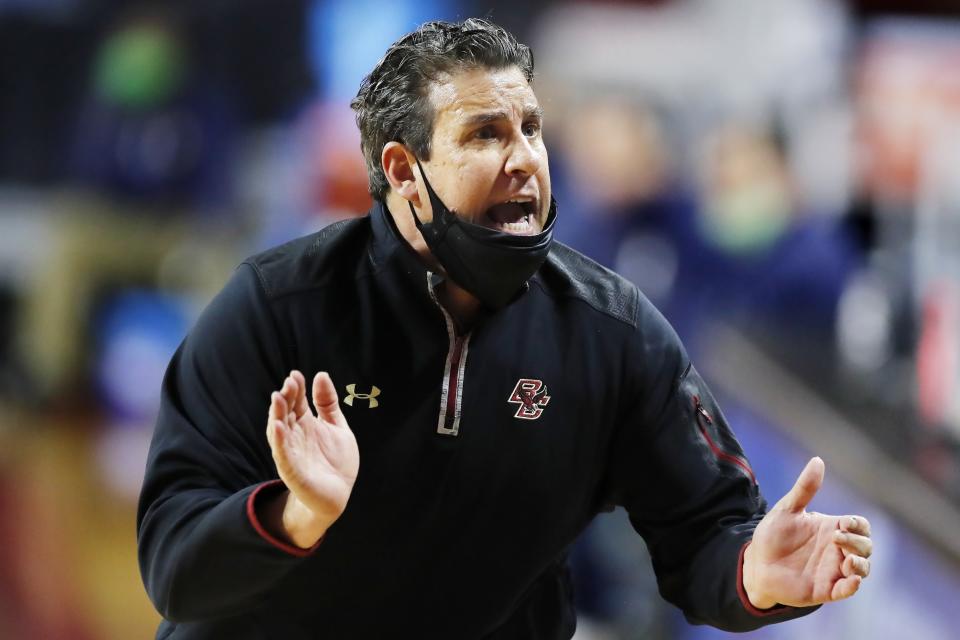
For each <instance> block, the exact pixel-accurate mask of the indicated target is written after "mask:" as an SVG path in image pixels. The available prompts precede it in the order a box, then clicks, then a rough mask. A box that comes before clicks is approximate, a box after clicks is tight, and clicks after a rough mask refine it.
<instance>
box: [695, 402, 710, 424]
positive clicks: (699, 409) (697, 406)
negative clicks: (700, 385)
mask: <svg viewBox="0 0 960 640" xmlns="http://www.w3.org/2000/svg"><path fill="white" fill-rule="evenodd" d="M693 404H694V408H695V409H696V411H697V413H699V414H700V415H701V416H703V419H704V420H706V421H707V424H713V418H711V417H710V414H709V413H707V410H706V409H704V408H703V404H701V402H700V396H693Z"/></svg>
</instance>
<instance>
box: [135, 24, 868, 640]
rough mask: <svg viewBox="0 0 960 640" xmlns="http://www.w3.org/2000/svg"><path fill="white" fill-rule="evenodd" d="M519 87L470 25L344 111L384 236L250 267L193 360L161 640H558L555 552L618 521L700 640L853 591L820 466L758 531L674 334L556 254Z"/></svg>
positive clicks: (621, 286)
mask: <svg viewBox="0 0 960 640" xmlns="http://www.w3.org/2000/svg"><path fill="white" fill-rule="evenodd" d="M532 76H533V61H532V55H531V53H530V51H529V50H528V49H527V48H526V47H525V46H523V45H520V44H518V43H517V42H516V41H515V40H514V39H513V37H512V36H510V35H509V34H508V33H506V32H505V31H503V30H502V29H500V28H498V27H496V26H495V25H492V24H490V23H489V22H486V21H483V20H475V19H474V20H468V21H465V22H463V23H456V24H451V23H444V22H434V23H428V24H426V25H424V26H422V27H421V28H420V29H418V30H417V31H415V32H413V33H410V34H408V35H406V36H404V37H403V38H401V39H400V40H399V41H398V42H397V43H395V44H394V45H393V46H392V47H391V48H390V49H389V50H388V52H387V54H386V55H385V56H384V58H383V59H382V60H381V62H380V63H378V65H377V66H376V68H375V69H374V70H373V72H372V73H371V74H370V75H369V76H368V77H367V78H366V79H365V80H364V82H363V84H362V86H361V90H360V93H359V94H358V96H357V99H356V100H355V102H354V107H355V109H356V110H357V112H358V124H359V125H360V129H361V135H362V140H363V148H364V152H365V156H366V161H367V167H368V172H369V178H370V190H371V194H372V195H373V196H374V199H375V204H374V207H373V210H372V211H371V213H370V215H369V216H368V217H366V218H363V219H361V220H354V221H349V222H343V223H338V224H337V225H335V226H332V227H328V228H327V229H324V230H323V231H321V232H319V233H317V234H314V235H312V236H307V237H305V238H302V239H299V240H296V241H293V242H291V243H288V244H286V245H283V246H282V247H279V248H276V249H271V250H269V251H267V252H265V253H262V254H260V255H258V256H256V257H253V258H251V259H249V260H248V261H246V262H245V263H244V264H243V265H242V266H241V267H240V268H239V269H238V270H237V271H236V272H235V274H234V276H233V278H232V279H231V281H230V282H229V283H228V285H227V286H226V288H225V289H224V290H223V291H222V292H221V294H220V295H219V296H218V297H217V298H216V299H215V300H214V302H213V303H212V304H211V306H210V307H208V309H207V310H206V311H205V313H204V314H203V315H202V316H201V318H200V320H199V322H198V324H197V326H196V327H195V329H194V330H193V331H192V332H191V335H190V336H189V337H188V338H187V339H186V341H185V342H184V343H183V344H182V345H181V347H180V349H179V350H178V352H177V354H176V355H175V356H174V358H173V360H172V361H171V364H170V367H169V369H168V373H167V376H166V379H165V381H164V395H163V403H162V408H161V412H160V417H159V419H158V424H157V430H156V433H155V436H154V441H153V444H152V447H151V454H150V458H149V461H148V467H147V472H146V478H145V482H144V487H143V492H142V494H141V502H140V510H139V513H138V537H139V546H140V559H141V568H142V571H143V577H144V581H145V584H146V586H147V590H148V593H149V594H150V596H151V597H152V599H153V600H154V602H155V604H156V605H157V607H158V609H159V610H160V611H161V613H162V614H163V615H164V616H165V617H166V618H167V621H166V622H164V623H163V625H162V626H161V629H160V631H159V633H160V635H162V636H163V637H194V638H200V637H224V636H228V635H229V636H235V635H245V636H247V637H269V636H273V635H277V634H279V635H282V636H284V637H291V638H292V637H316V636H318V635H330V636H335V637H382V636H383V635H386V634H399V635H418V636H423V635H425V634H426V635H428V636H434V637H472V636H477V637H479V636H483V637H525V638H569V637H570V636H571V635H572V634H573V630H574V626H575V620H574V613H573V611H572V606H571V603H570V591H569V579H568V577H567V570H566V566H565V549H566V548H567V547H568V545H569V544H570V543H571V542H572V541H573V539H574V538H575V537H576V536H577V534H578V533H579V532H580V531H581V530H582V528H583V527H584V526H585V525H586V523H587V522H589V521H590V519H591V518H592V517H593V516H594V515H596V513H597V512H598V511H599V510H601V509H604V508H607V507H610V506H613V505H615V504H620V505H623V506H625V507H626V509H627V511H628V512H629V513H630V515H631V522H632V524H633V525H634V527H635V528H636V529H637V531H638V532H640V533H641V534H642V535H643V536H644V538H645V539H646V541H647V543H648V545H649V547H650V549H651V555H652V558H653V564H654V567H655V569H656V571H657V574H658V580H659V583H660V587H661V591H662V593H663V594H664V596H665V597H666V598H668V599H669V600H671V601H672V602H673V603H674V604H676V605H677V606H679V607H680V608H681V609H683V611H684V612H685V614H686V615H687V616H688V617H689V619H690V620H691V621H693V622H697V623H709V624H713V625H716V626H719V627H722V628H728V629H736V630H747V629H752V628H756V627H759V626H762V625H764V624H769V623H772V622H778V621H784V620H789V619H792V618H795V617H798V616H801V615H804V614H806V613H809V612H810V611H812V610H813V608H815V607H816V606H817V605H819V604H821V603H824V602H829V601H834V600H840V599H843V598H846V597H849V596H851V595H853V593H855V592H856V590H857V589H858V588H859V585H860V582H861V580H862V578H863V577H865V576H866V575H867V573H868V572H869V560H868V557H869V555H870V553H871V542H870V539H869V524H868V523H867V522H866V520H865V519H864V518H862V517H859V516H842V517H838V516H826V515H823V514H818V513H814V512H807V511H806V509H805V508H806V506H807V504H808V503H809V502H810V500H811V499H812V498H813V496H814V494H815V493H816V492H817V490H818V489H819V487H820V485H821V483H822V480H823V473H824V468H823V463H822V461H820V460H819V459H813V460H811V461H810V462H809V464H808V465H807V466H806V467H805V469H804V470H803V472H802V473H801V475H800V477H799V478H798V479H797V482H796V484H795V486H794V487H793V489H792V490H790V491H789V492H788V493H787V495H786V496H784V498H783V499H782V500H781V501H780V502H778V503H777V504H776V505H775V506H774V507H773V509H771V510H770V511H769V512H767V511H766V505H765V502H764V500H763V498H762V497H761V495H760V493H759V488H758V486H757V484H756V481H755V478H754V477H753V474H752V471H751V470H750V467H749V465H748V464H747V462H746V461H745V459H744V457H743V453H742V451H741V449H740V447H739V444H738V443H737V441H736V439H735V438H734V436H733V434H732V432H731V431H730V428H729V426H728V425H727V424H726V421H725V420H724V418H723V416H722V414H721V413H720V411H719V409H718V408H717V406H716V403H715V401H714V400H713V398H712V396H711V394H710V392H709V390H708V389H707V387H706V385H705V383H704V382H703V381H702V379H701V378H700V376H699V374H698V373H697V372H696V370H695V369H694V368H693V367H692V365H691V363H690V362H689V359H688V358H687V356H686V354H685V351H684V349H683V347H682V345H681V344H680V342H679V340H678V339H677V337H676V335H675V334H674V333H673V331H672V330H671V329H670V327H669V325H667V323H666V322H665V321H664V319H663V318H662V316H660V315H659V313H658V312H657V311H656V310H655V309H654V308H653V306H652V305H651V304H650V303H649V302H648V301H647V300H646V299H645V298H644V297H643V296H642V295H641V294H640V293H639V292H638V291H637V289H636V288H635V287H634V286H632V285H630V284H629V283H628V282H626V281H625V280H623V279H621V278H619V277H617V276H615V275H614V274H612V273H611V272H609V271H607V270H605V269H603V268H602V267H600V266H599V265H596V264H595V263H592V262H590V261H588V260H586V259H585V258H583V257H582V256H580V255H579V254H577V253H575V252H573V251H572V250H570V249H568V248H566V247H564V246H563V245H560V244H559V243H551V240H552V229H553V225H554V222H555V221H556V219H557V209H556V205H555V202H553V200H552V198H551V195H550V194H551V190H550V174H549V168H548V165H547V155H546V149H545V147H544V143H543V139H542V137H541V125H542V113H541V110H540V108H539V106H538V104H537V100H536V97H535V95H534V94H533V91H532V89H531V86H530V81H531V80H532ZM428 174H429V176H430V177H429V180H428V177H427V176H428ZM611 363H613V364H611ZM301 370H304V371H308V372H312V371H318V370H319V371H321V372H320V373H317V374H316V376H314V377H313V382H312V390H311V392H310V394H311V395H312V398H313V406H311V405H310V403H309V401H308V400H307V394H308V391H307V380H306V378H305V377H304V375H303V374H302V373H301V372H300V371H301ZM327 372H329V373H327ZM531 375H535V376H537V378H536V379H534V378H530V377H529V376H531ZM334 378H335V379H336V380H337V385H338V386H339V387H340V388H341V389H342V390H343V392H344V393H343V394H342V395H341V394H338V391H337V388H336V387H334V382H333V379H334ZM281 381H282V382H281ZM278 384H279V385H280V387H279V390H278ZM511 389H512V392H511ZM341 403H342V405H341ZM268 407H269V409H268V419H267V422H266V425H264V421H263V417H264V410H265V409H267V408H268ZM438 408H439V413H438ZM265 426H266V429H264V427H265ZM361 460H362V462H363V464H362V472H360V473H359V475H358V470H359V469H360V468H361V465H360V462H361ZM653 487H656V489H655V490H653V489H652V488H653Z"/></svg>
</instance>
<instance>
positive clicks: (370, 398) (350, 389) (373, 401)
mask: <svg viewBox="0 0 960 640" xmlns="http://www.w3.org/2000/svg"><path fill="white" fill-rule="evenodd" d="M347 393H348V394H349V395H348V396H347V397H346V398H344V399H343V403H344V404H345V405H347V406H350V407H352V406H353V401H354V400H366V401H367V402H369V403H370V405H369V406H368V407H367V408H368V409H376V408H377V407H378V406H380V402H378V401H377V396H379V395H380V389H378V388H377V387H376V386H374V387H373V388H372V389H371V390H370V393H357V385H355V384H348V385H347Z"/></svg>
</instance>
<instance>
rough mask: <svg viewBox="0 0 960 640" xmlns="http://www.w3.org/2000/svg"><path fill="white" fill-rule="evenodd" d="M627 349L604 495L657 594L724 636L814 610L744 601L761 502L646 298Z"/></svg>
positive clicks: (707, 398) (707, 396) (706, 393)
mask: <svg viewBox="0 0 960 640" xmlns="http://www.w3.org/2000/svg"><path fill="white" fill-rule="evenodd" d="M628 353H629V354H630V356H629V362H628V364H627V368H628V373H627V375H626V379H627V380H628V381H629V382H628V385H627V389H628V393H627V394H626V395H627V396H628V397H630V398H631V401H632V402H631V403H630V406H627V407H624V409H623V413H622V418H621V424H620V426H619V431H618V432H617V434H616V436H615V438H614V442H613V449H612V452H613V453H612V454H611V455H612V464H611V473H610V478H611V482H612V486H611V493H610V495H612V502H614V503H615V504H618V505H620V506H623V507H624V508H626V510H627V512H628V513H629V516H630V521H631V523H632V524H633V527H634V528H635V529H636V530H637V532H638V533H640V534H641V535H642V536H643V538H644V540H645V541H646V543H647V546H648V548H649V550H650V555H651V558H652V562H653V568H654V571H655V573H656V576H657V583H658V586H659V589H660V593H661V595H662V596H663V597H664V598H665V599H666V600H667V601H669V602H671V603H673V604H674V605H676V606H678V607H679V608H680V609H681V610H682V611H683V612H684V615H685V616H686V618H687V620H688V621H690V622H691V623H693V624H709V625H712V626H715V627H718V628H720V629H725V630H728V631H749V630H752V629H756V628H758V627H761V626H764V625H766V624H770V623H774V622H781V621H784V620H790V619H793V618H797V617H799V616H802V615H805V614H807V613H810V612H811V611H813V610H815V609H816V607H811V608H805V609H795V608H791V607H782V606H778V607H774V608H773V609H770V610H764V611H761V610H758V609H756V608H754V607H753V606H752V605H751V604H750V602H749V600H748V599H747V597H746V594H745V592H744V590H743V585H742V566H743V551H744V550H745V549H746V545H747V544H748V543H749V541H750V540H751V538H752V536H753V531H754V529H755V528H756V525H757V523H759V521H760V519H761V518H762V517H763V515H764V513H765V512H766V503H765V501H764V499H763V497H762V496H761V494H760V491H759V487H758V486H757V483H756V479H755V478H754V475H753V471H752V470H751V468H750V465H749V463H748V461H747V459H746V457H745V456H744V454H743V450H742V449H741V447H740V444H739V443H738V442H737V440H736V438H735V437H734V435H733V432H732V431H731V430H730V427H729V425H728V424H727V421H726V419H725V418H724V417H723V414H722V413H721V412H720V409H719V408H718V407H717V404H716V402H715V401H714V398H713V396H712V395H711V393H710V390H709V389H708V388H707V386H706V384H705V383H704V381H703V380H702V379H701V377H700V375H699V374H698V373H697V371H696V369H695V368H694V367H693V365H692V364H691V363H690V361H689V359H688V357H687V354H686V351H685V350H684V348H683V346H682V344H681V343H680V340H679V338H678V337H677V335H676V333H675V332H674V331H673V329H672V327H670V325H669V324H668V323H667V321H666V320H665V319H664V318H663V316H661V315H660V313H659V312H658V311H657V310H656V309H654V308H653V306H652V305H650V303H649V302H647V301H646V300H642V302H641V308H640V312H639V318H638V323H637V331H636V333H635V335H634V338H633V341H632V345H631V347H630V348H629V349H628ZM636 399H639V401H637V400H636Z"/></svg>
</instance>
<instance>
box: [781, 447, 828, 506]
mask: <svg viewBox="0 0 960 640" xmlns="http://www.w3.org/2000/svg"><path fill="white" fill-rule="evenodd" d="M825 471H826V467H825V465H824V464H823V460H822V459H821V458H820V457H819V456H817V457H813V458H810V462H808V463H807V466H805V467H804V468H803V471H801V472H800V476H799V477H798V478H797V481H796V482H795V483H794V485H793V488H792V489H790V491H789V492H788V493H787V495H785V496H783V498H781V499H780V502H779V504H778V506H780V507H781V508H783V509H785V510H787V511H789V512H791V513H799V512H801V511H803V510H804V509H805V508H806V506H807V505H808V504H810V501H811V500H813V496H815V495H817V491H819V490H820V485H822V484H823V474H824V472H825Z"/></svg>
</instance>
